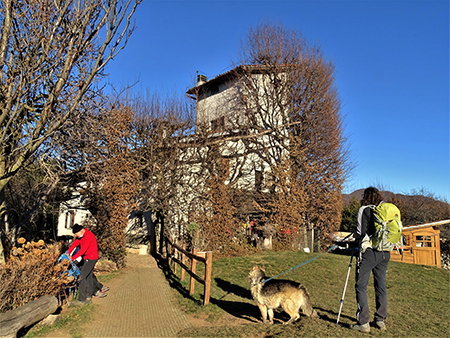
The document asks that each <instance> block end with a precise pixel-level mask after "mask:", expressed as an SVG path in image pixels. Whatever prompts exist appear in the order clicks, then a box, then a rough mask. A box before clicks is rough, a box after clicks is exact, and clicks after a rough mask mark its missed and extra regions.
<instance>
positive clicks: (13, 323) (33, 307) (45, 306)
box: [0, 296, 58, 338]
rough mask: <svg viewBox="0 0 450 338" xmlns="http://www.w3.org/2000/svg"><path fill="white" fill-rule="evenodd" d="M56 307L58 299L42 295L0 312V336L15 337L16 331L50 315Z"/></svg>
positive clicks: (3, 337)
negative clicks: (12, 308)
mask: <svg viewBox="0 0 450 338" xmlns="http://www.w3.org/2000/svg"><path fill="white" fill-rule="evenodd" d="M57 309H58V299H57V298H56V297H54V296H43V297H40V298H38V299H36V300H34V301H31V302H29V303H26V304H24V305H22V306H20V307H18V308H16V309H14V310H11V311H8V312H5V313H0V337H1V338H15V337H17V332H19V330H20V329H22V328H24V327H28V326H30V325H33V324H35V323H37V322H39V321H41V320H42V319H44V318H46V317H47V316H48V315H51V314H52V313H54V312H55V311H56V310H57Z"/></svg>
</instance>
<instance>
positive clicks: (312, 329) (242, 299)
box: [166, 252, 450, 337]
mask: <svg viewBox="0 0 450 338" xmlns="http://www.w3.org/2000/svg"><path fill="white" fill-rule="evenodd" d="M316 255H317V254H307V253H303V252H275V253H274V252H267V253H263V254H255V255H252V256H246V257H236V258H231V259H226V258H222V259H216V260H213V268H212V285H211V299H210V304H209V305H207V306H203V305H202V299H203V298H202V297H203V286H202V285H201V284H199V283H197V282H196V286H195V287H196V290H195V294H194V297H190V296H189V295H188V290H189V278H188V277H189V275H188V274H186V278H185V280H184V281H180V279H179V276H180V269H178V271H177V275H176V276H175V275H173V274H172V273H171V272H169V271H166V277H167V278H168V279H169V281H170V283H171V285H172V287H173V288H174V290H175V291H176V293H177V297H178V299H179V302H180V304H181V306H182V307H183V309H184V310H185V311H186V312H188V313H190V314H193V315H194V316H197V317H199V318H206V320H207V321H208V322H209V323H210V324H211V325H207V326H201V327H193V328H189V329H186V330H183V331H182V332H180V333H179V336H182V337H294V336H300V335H301V336H304V337H360V336H362V335H364V334H362V333H360V332H356V331H353V330H351V329H350V325H351V324H353V323H354V322H355V318H356V317H355V313H356V300H355V291H354V273H355V259H353V264H352V269H351V272H350V277H349V282H348V286H347V291H346V294H345V299H344V303H343V308H342V312H341V317H340V321H339V325H336V321H337V316H338V312H339V307H340V304H341V298H342V293H343V290H344V285H345V280H346V277H347V273H348V266H349V262H350V256H346V255H337V254H330V253H328V254H323V255H321V256H320V257H318V258H317V259H314V260H313V261H311V262H309V263H307V264H305V265H302V266H300V267H299V268H297V269H295V270H292V271H290V272H288V273H286V274H284V275H282V276H280V277H278V278H280V279H290V280H295V281H297V282H300V283H302V284H304V285H305V286H306V288H307V289H308V291H309V293H310V296H311V301H312V303H313V306H314V308H315V309H316V310H317V312H318V313H319V315H320V319H310V318H307V317H305V316H301V318H300V319H299V320H298V321H297V322H295V323H293V324H290V325H287V326H285V325H282V324H281V322H280V320H282V321H286V320H287V319H288V317H289V316H288V315H287V314H285V313H284V312H281V311H280V312H276V313H275V324H274V325H270V324H263V323H262V319H261V314H260V312H259V309H258V307H257V306H256V305H255V303H254V301H253V300H252V297H251V294H250V291H249V285H248V282H247V275H248V273H249V271H250V269H251V267H252V266H253V263H257V264H264V265H265V270H266V274H267V275H268V276H274V275H277V274H279V273H282V272H284V271H286V270H289V269H290V268H292V267H294V266H297V265H299V264H301V263H302V262H305V261H307V260H309V259H310V258H312V257H314V256H316ZM202 267H203V264H199V265H198V271H199V275H200V276H203V272H202V271H201V268H202ZM387 288H388V297H389V316H388V319H387V322H386V324H387V328H388V330H387V331H386V332H382V331H380V330H378V329H376V328H372V330H371V333H370V335H371V336H374V337H378V336H380V337H381V336H383V337H450V312H449V310H450V273H449V271H446V270H443V269H438V268H434V267H428V266H423V265H412V264H406V263H399V262H390V263H389V268H388V272H387ZM368 297H369V304H370V306H371V316H372V317H373V312H374V311H375V297H374V288H373V280H372V278H371V281H370V283H369V286H368ZM237 319H239V320H237Z"/></svg>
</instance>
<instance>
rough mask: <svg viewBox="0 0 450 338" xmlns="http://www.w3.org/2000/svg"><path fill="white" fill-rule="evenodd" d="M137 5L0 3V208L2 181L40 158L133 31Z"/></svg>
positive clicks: (121, 1)
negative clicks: (132, 18) (39, 153)
mask: <svg viewBox="0 0 450 338" xmlns="http://www.w3.org/2000/svg"><path fill="white" fill-rule="evenodd" d="M140 2H141V0H115V1H106V0H88V1H74V0H55V1H49V0H33V1H32V0H23V1H14V0H5V1H2V3H1V4H0V19H1V34H2V35H1V40H0V70H1V71H0V97H1V100H0V128H1V133H0V203H1V205H2V206H4V204H3V201H4V195H3V191H4V188H5V186H6V184H7V183H8V182H9V181H10V179H11V178H12V177H13V176H14V175H16V174H17V172H18V171H19V170H20V169H21V168H22V167H24V166H25V165H27V164H28V163H30V161H31V160H32V158H33V156H36V155H38V152H41V153H45V149H46V146H50V144H51V137H52V136H53V135H54V134H55V132H57V131H58V130H60V129H62V128H63V127H64V125H65V123H66V122H67V120H68V119H70V118H71V117H73V116H74V115H76V114H78V113H79V112H80V111H81V110H82V109H81V108H80V105H81V104H82V102H83V100H86V99H88V96H91V94H93V88H94V87H93V86H94V84H95V83H96V81H97V80H98V79H99V78H100V76H102V75H103V74H104V70H105V67H106V65H107V64H108V62H109V61H111V60H112V58H113V57H114V56H115V55H117V53H119V52H120V50H121V49H122V48H124V46H125V45H126V43H127V41H128V38H129V37H130V34H131V32H132V30H133V26H132V23H131V17H132V15H133V13H134V12H135V10H136V8H137V6H138V4H139V3H140ZM89 93H91V94H89ZM88 94H89V95H88ZM3 212H4V209H3V207H2V211H1V213H2V214H3ZM2 218H3V217H2Z"/></svg>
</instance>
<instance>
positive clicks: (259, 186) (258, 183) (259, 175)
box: [255, 170, 264, 192]
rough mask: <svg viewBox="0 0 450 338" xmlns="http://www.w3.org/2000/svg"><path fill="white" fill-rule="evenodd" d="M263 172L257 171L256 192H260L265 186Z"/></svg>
mask: <svg viewBox="0 0 450 338" xmlns="http://www.w3.org/2000/svg"><path fill="white" fill-rule="evenodd" d="M263 179H264V177H263V172H262V171H261V170H255V190H256V191H258V192H260V191H261V189H262V186H263Z"/></svg>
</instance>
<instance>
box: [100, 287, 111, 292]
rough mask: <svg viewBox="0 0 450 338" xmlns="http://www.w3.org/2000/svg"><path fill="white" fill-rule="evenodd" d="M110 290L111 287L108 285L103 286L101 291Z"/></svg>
mask: <svg viewBox="0 0 450 338" xmlns="http://www.w3.org/2000/svg"><path fill="white" fill-rule="evenodd" d="M108 291H109V287H107V286H103V287H102V288H101V290H100V292H103V293H105V292H108Z"/></svg>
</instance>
